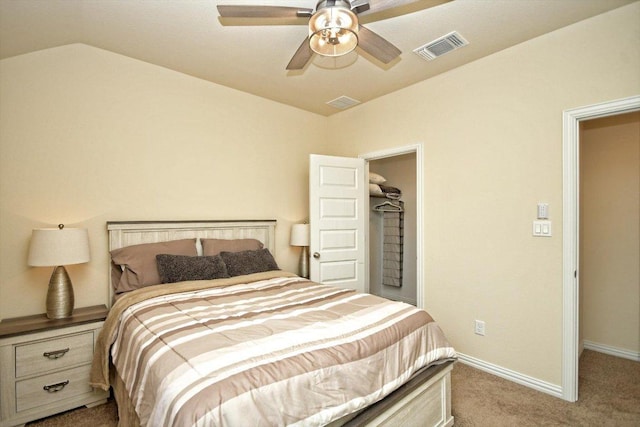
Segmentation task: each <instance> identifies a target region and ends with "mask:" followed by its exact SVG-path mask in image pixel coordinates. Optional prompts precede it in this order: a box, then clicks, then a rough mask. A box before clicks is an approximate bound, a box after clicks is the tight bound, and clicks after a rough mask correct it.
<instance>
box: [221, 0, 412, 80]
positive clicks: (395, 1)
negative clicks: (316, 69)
mask: <svg viewBox="0 0 640 427" xmlns="http://www.w3.org/2000/svg"><path fill="white" fill-rule="evenodd" d="M417 1H418V0H320V1H318V3H317V4H316V8H315V10H313V9H308V8H298V7H287V6H258V5H255V6H249V5H235V6H233V5H218V12H219V13H220V17H222V18H281V19H282V18H291V19H295V18H309V21H308V25H309V36H308V37H307V38H306V39H305V40H304V41H303V42H302V44H301V45H300V47H299V48H298V50H297V51H296V53H295V54H294V55H293V57H292V58H291V61H289V64H288V65H287V70H301V69H303V68H304V67H305V65H306V64H307V63H308V62H309V60H310V59H311V57H312V56H313V54H314V52H315V53H317V54H319V55H323V56H341V55H346V54H347V53H349V52H351V51H352V50H354V49H355V48H356V47H357V46H358V47H360V49H362V50H363V51H365V52H367V53H368V54H369V55H371V56H373V57H374V58H376V59H378V60H379V61H381V62H382V63H384V64H388V63H389V62H391V61H393V60H394V59H395V58H397V57H398V56H400V54H401V53H402V52H401V51H400V49H398V48H397V47H395V46H394V45H393V44H391V43H390V42H389V41H387V40H385V39H384V38H382V37H381V36H379V35H378V34H376V33H374V32H373V31H371V30H369V29H367V28H366V27H364V26H362V25H360V24H359V23H358V16H359V15H364V14H371V13H377V12H381V11H383V10H386V9H390V8H393V7H399V6H405V5H408V4H411V3H416V2H417Z"/></svg>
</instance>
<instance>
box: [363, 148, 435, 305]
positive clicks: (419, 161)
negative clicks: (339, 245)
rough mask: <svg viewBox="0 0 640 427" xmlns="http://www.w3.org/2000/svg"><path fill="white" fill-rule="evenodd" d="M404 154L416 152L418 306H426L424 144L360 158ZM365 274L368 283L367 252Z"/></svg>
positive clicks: (369, 159) (374, 153)
mask: <svg viewBox="0 0 640 427" xmlns="http://www.w3.org/2000/svg"><path fill="white" fill-rule="evenodd" d="M404 154H415V156H416V234H417V235H418V236H420V237H419V238H417V239H416V305H417V307H418V308H424V257H423V253H424V232H423V228H424V214H423V185H422V184H423V182H424V179H423V176H424V169H423V165H424V162H423V157H422V156H423V154H422V144H413V145H406V146H403V147H394V148H388V149H385V150H380V151H374V152H371V153H366V154H360V155H358V157H359V158H361V159H364V160H365V161H366V162H367V169H368V167H369V166H368V165H369V162H371V161H372V160H380V159H386V158H388V157H395V156H402V155H404ZM368 236H369V231H368V229H367V245H368V242H369V238H368ZM365 259H366V265H365V272H366V273H365V274H366V275H367V284H368V282H369V280H368V275H369V255H368V254H367V257H366V258H365Z"/></svg>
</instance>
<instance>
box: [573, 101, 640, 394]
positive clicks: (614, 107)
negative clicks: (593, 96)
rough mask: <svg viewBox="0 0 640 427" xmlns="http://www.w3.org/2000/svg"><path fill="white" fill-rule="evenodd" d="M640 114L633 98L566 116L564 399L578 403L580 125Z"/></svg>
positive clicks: (639, 104)
mask: <svg viewBox="0 0 640 427" xmlns="http://www.w3.org/2000/svg"><path fill="white" fill-rule="evenodd" d="M635 111H640V96H631V97H629V98H623V99H619V100H614V101H608V102H603V103H600V104H593V105H588V106H585V107H578V108H573V109H570V110H565V111H564V112H563V142H562V146H563V148H562V151H563V186H562V187H563V203H562V211H563V212H562V247H563V248H562V252H563V260H562V264H563V267H562V270H563V272H562V276H563V280H562V282H563V284H562V289H563V292H562V300H563V304H562V305H563V308H562V311H563V319H562V323H563V327H562V329H563V332H562V347H563V350H562V353H563V354H562V398H563V399H564V400H567V401H569V402H575V401H577V400H578V357H579V354H580V351H579V350H580V345H581V340H580V330H579V324H578V320H579V315H578V311H579V308H580V304H579V301H578V297H579V292H578V288H579V286H580V275H581V272H580V271H579V268H578V267H579V266H578V260H579V247H580V233H579V229H578V226H579V218H578V217H579V194H578V191H579V189H580V188H579V177H580V157H579V145H580V122H582V121H585V120H591V119H599V118H604V117H609V116H614V115H618V114H626V113H631V112H635Z"/></svg>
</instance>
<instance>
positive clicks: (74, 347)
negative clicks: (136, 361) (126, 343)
mask: <svg viewBox="0 0 640 427" xmlns="http://www.w3.org/2000/svg"><path fill="white" fill-rule="evenodd" d="M107 313H108V310H107V308H106V307H105V306H104V305H97V306H93V307H86V308H79V309H76V310H74V311H73V315H72V316H71V317H69V318H66V319H48V318H47V317H46V315H44V314H42V315H36V316H27V317H19V318H15V319H6V320H3V321H2V322H0V395H1V396H2V398H1V399H0V426H2V427H4V426H15V425H21V424H24V423H26V422H28V421H32V420H36V419H38V418H42V417H46V416H49V415H53V414H56V413H58V412H62V411H66V410H69V409H72V408H76V407H78V406H83V405H84V406H95V405H99V404H102V403H104V402H105V401H106V399H107V397H108V395H109V393H108V392H106V391H103V390H94V389H93V388H92V387H91V386H90V385H89V372H90V370H91V361H92V360H93V351H94V347H95V342H96V339H97V338H98V333H99V332H100V329H101V328H102V324H103V323H104V319H105V318H106V317H107Z"/></svg>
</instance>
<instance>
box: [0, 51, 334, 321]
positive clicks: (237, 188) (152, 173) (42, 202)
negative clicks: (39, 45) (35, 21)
mask: <svg viewBox="0 0 640 427" xmlns="http://www.w3.org/2000/svg"><path fill="white" fill-rule="evenodd" d="M0 94H1V96H0V317H3V318H7V317H13V316H18V315H27V314H32V313H41V312H43V311H44V303H45V295H46V288H47V283H48V281H49V275H50V274H51V269H49V268H31V267H28V266H27V263H26V259H27V251H28V243H29V238H30V235H31V230H32V229H33V228H36V227H42V226H55V225H56V224H58V223H65V224H67V225H68V226H81V227H87V228H88V229H89V235H90V241H91V251H92V259H91V262H90V263H88V264H85V265H79V266H72V267H70V268H69V273H70V275H71V277H72V280H73V282H74V288H75V295H76V306H77V307H81V306H87V305H92V304H101V303H103V302H104V301H105V299H106V290H107V283H106V281H107V271H108V270H107V265H108V254H107V240H106V228H105V223H106V221H110V220H151V219H153V220H162V219H236V218H245V219H272V218H273V219H277V220H278V226H277V229H276V239H277V251H276V258H277V260H278V262H279V263H280V264H281V266H282V267H283V268H285V269H288V270H294V271H295V269H296V268H297V267H296V266H297V259H298V252H297V251H295V250H292V249H291V248H290V247H289V245H288V240H289V230H290V224H291V223H292V222H298V221H301V220H303V219H305V218H306V217H307V216H308V213H307V212H308V208H307V204H308V202H307V200H308V184H307V180H308V172H307V169H308V155H309V153H311V152H322V134H323V126H324V124H325V121H326V119H325V118H324V117H322V116H318V115H315V114H311V113H307V112H304V111H301V110H298V109H294V108H290V107H287V106H284V105H282V104H277V103H274V102H271V101H267V100H264V99H261V98H257V97H255V96H252V95H248V94H245V93H242V92H238V91H235V90H232V89H229V88H225V87H223V86H219V85H215V84H212V83H209V82H206V81H203V80H199V79H196V78H193V77H190V76H187V75H183V74H180V73H176V72H173V71H170V70H167V69H164V68H161V67H157V66H153V65H150V64H147V63H144V62H141V61H136V60H133V59H130V58H127V57H124V56H120V55H116V54H113V53H110V52H107V51H104V50H100V49H95V48H92V47H89V46H85V45H79V44H76V45H69V46H64V47H60V48H55V49H50V50H44V51H39V52H35V53H31V54H27V55H21V56H17V57H13V58H9V59H5V60H3V61H1V62H0Z"/></svg>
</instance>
